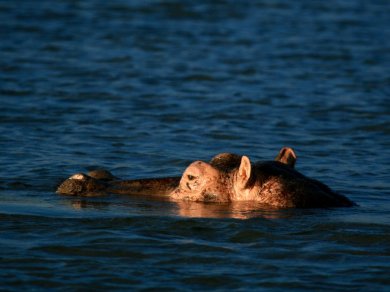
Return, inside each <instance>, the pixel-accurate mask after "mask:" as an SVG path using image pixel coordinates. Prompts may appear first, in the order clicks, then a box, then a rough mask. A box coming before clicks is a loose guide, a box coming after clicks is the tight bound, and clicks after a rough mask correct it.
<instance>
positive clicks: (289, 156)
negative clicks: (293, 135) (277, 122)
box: [275, 147, 297, 168]
mask: <svg viewBox="0 0 390 292" xmlns="http://www.w3.org/2000/svg"><path fill="white" fill-rule="evenodd" d="M275 161H279V162H281V163H284V164H287V165H288V166H291V167H292V168H294V166H295V162H296V161H297V155H296V154H295V152H294V150H292V148H290V147H283V148H282V149H280V152H279V154H278V156H276V157H275Z"/></svg>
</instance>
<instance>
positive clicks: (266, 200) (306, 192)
mask: <svg viewBox="0 0 390 292" xmlns="http://www.w3.org/2000/svg"><path fill="white" fill-rule="evenodd" d="M296 159H297V156H296V154H295V152H294V151H293V150H292V149H291V148H288V147H284V148H282V149H281V150H280V152H279V154H278V155H277V156H276V158H275V160H273V161H264V162H257V163H251V161H250V160H249V158H248V157H247V156H241V155H237V154H232V153H222V154H218V155H216V156H215V157H213V158H212V159H211V161H210V162H209V163H207V162H203V161H195V162H193V163H191V164H190V165H189V166H188V167H187V169H186V170H185V171H184V173H183V175H182V176H181V177H167V178H152V179H137V180H120V179H118V178H116V177H114V176H113V175H112V174H111V173H110V172H108V171H106V170H96V171H92V172H89V173H88V174H82V173H78V174H75V175H73V176H71V177H70V178H68V179H67V180H65V181H64V182H63V183H62V184H61V185H60V186H59V187H58V189H57V193H59V194H64V195H80V196H89V195H98V194H105V193H113V194H126V195H156V196H161V197H165V198H169V199H170V200H174V201H178V200H179V201H182V200H187V201H195V202H218V203H228V202H239V201H253V202H257V203H261V204H264V205H267V206H270V207H274V208H321V207H322V208H324V207H350V206H353V205H354V203H353V202H352V201H350V200H349V199H348V198H346V197H345V196H343V195H341V194H338V193H336V192H334V191H333V190H331V189H330V188H329V187H328V186H326V185H325V184H323V183H321V182H319V181H317V180H314V179H311V178H308V177H306V176H304V175H303V174H301V173H299V172H298V171H296V170H295V168H294V167H295V162H296Z"/></svg>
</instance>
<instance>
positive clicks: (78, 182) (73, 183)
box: [57, 173, 106, 196]
mask: <svg viewBox="0 0 390 292" xmlns="http://www.w3.org/2000/svg"><path fill="white" fill-rule="evenodd" d="M105 189H106V184H105V182H104V180H99V179H96V178H94V177H92V176H90V175H86V174H83V173H77V174H74V175H72V176H71V177H69V178H68V179H66V180H65V181H64V182H62V183H61V184H60V186H59V187H58V188H57V193H59V194H62V195H84V196H85V195H91V196H92V195H98V194H99V193H101V192H102V191H104V190H105Z"/></svg>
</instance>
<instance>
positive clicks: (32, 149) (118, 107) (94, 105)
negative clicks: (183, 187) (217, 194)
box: [0, 0, 390, 291]
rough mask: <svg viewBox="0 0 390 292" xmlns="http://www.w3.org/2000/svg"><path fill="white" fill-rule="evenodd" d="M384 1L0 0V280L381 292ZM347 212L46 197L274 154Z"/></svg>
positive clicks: (31, 285) (386, 180)
mask: <svg viewBox="0 0 390 292" xmlns="http://www.w3.org/2000/svg"><path fill="white" fill-rule="evenodd" d="M389 12H390V4H389V2H388V1H385V0H383V1H380V0H375V1H364V0H363V1H353V0H335V1H309V0H307V1H303V0H302V1H278V0H275V1H228V0H221V1H210V2H209V1H178V0H172V1H130V0H115V1H90V0H86V1H70V0H59V1H35V0H34V1H22V0H19V1H1V2H0V37H1V42H0V68H1V70H0V110H1V114H0V164H1V166H2V167H1V169H0V230H1V232H0V279H1V284H0V290H14V291H17V290H21V289H29V290H42V289H48V290H85V289H90V290H107V289H108V290H131V289H137V290H143V289H145V290H147V289H153V288H154V289H156V290H163V289H164V288H165V289H166V290H180V291H183V290H207V289H220V290H227V289H236V290H253V289H256V290H261V289H264V290H267V291H268V290H284V289H291V290H308V291H321V290H328V289H335V290H356V291H358V290H364V291H384V290H386V289H388V287H389V285H390V280H389V275H390V264H389V259H390V258H389V256H390V216H389V213H390V191H389V187H390V175H389V165H390V151H389V149H390V138H389V134H390V118H389V117H390V103H389V95H390V74H389V65H390V62H389V61H390V60H389V53H388V52H389V49H390V43H389V39H390V29H389V22H388V16H389ZM285 145H287V146H291V147H293V148H294V149H295V150H296V152H297V154H298V163H297V166H296V168H297V169H298V170H299V171H302V172H303V173H304V174H305V175H308V176H310V177H313V178H316V179H319V180H321V181H323V182H325V183H326V184H328V185H329V186H331V187H332V188H333V189H335V190H336V191H339V192H341V193H343V194H345V195H346V196H348V197H349V198H351V199H352V200H353V201H355V202H356V203H358V204H359V206H358V207H353V208H340V209H325V210H269V209H264V206H256V205H253V204H248V203H241V204H233V205H224V204H221V205H215V204H199V203H185V202H183V203H173V202H168V201H161V200H156V199H152V198H144V197H120V196H108V197H98V198H75V197H63V196H59V195H56V194H55V189H56V186H57V185H58V183H60V182H61V181H62V180H63V179H64V178H66V177H68V176H70V175H71V174H73V173H76V172H81V171H82V172H86V171H88V170H91V169H94V168H99V167H103V168H106V169H109V170H111V171H112V172H113V173H114V174H115V175H117V176H119V177H121V178H141V177H158V176H174V175H180V173H181V172H182V171H183V170H184V169H185V167H186V166H187V165H188V164H189V163H190V162H191V161H193V160H198V159H201V160H205V161H208V160H209V159H210V158H211V157H212V156H214V155H215V154H217V153H219V152H235V153H239V154H246V155H248V156H249V157H250V158H251V159H252V160H253V161H256V160H268V159H273V158H274V157H275V156H276V154H277V152H278V151H279V149H280V148H281V147H282V146H285Z"/></svg>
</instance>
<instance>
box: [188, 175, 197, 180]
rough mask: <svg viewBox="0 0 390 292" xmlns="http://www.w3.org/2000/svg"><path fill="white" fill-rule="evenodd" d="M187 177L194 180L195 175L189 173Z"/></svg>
mask: <svg viewBox="0 0 390 292" xmlns="http://www.w3.org/2000/svg"><path fill="white" fill-rule="evenodd" d="M187 178H188V180H194V179H195V176H193V175H190V174H189V175H187Z"/></svg>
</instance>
